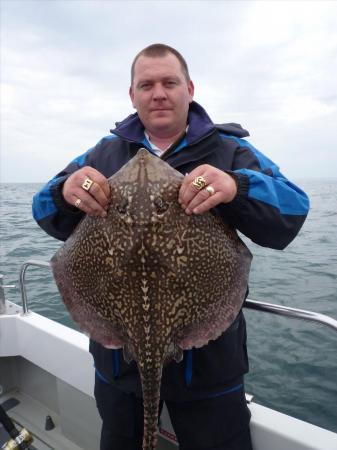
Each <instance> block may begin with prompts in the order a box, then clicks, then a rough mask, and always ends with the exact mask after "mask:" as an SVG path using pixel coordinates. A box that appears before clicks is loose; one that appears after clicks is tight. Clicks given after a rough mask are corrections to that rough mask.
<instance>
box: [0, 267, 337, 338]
mask: <svg viewBox="0 0 337 450" xmlns="http://www.w3.org/2000/svg"><path fill="white" fill-rule="evenodd" d="M30 266H35V267H41V268H48V269H50V268H51V267H50V263H49V262H46V261H38V260H33V259H31V260H29V261H27V262H25V263H24V264H23V265H22V266H21V270H20V288H21V299H22V310H23V314H28V311H29V310H28V299H27V292H26V284H25V281H26V280H25V276H26V271H27V269H28V267H30ZM0 277H1V276H0ZM1 281H2V277H1V279H0V303H1V298H2V297H3V302H4V296H1V295H2V294H3V292H2V291H3V289H2V290H1ZM244 306H245V307H246V308H247V309H252V310H255V311H260V312H266V313H270V314H276V315H279V316H285V317H290V318H292V319H300V320H307V321H310V322H316V323H320V324H323V325H326V326H328V327H330V328H332V329H333V330H335V331H337V320H336V319H333V318H332V317H330V316H327V315H325V314H321V313H316V312H313V311H307V310H305V309H297V308H290V307H288V306H281V305H276V304H273V303H266V302H261V301H257V300H251V299H247V300H246V301H245V304H244Z"/></svg>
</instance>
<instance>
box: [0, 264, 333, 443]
mask: <svg viewBox="0 0 337 450" xmlns="http://www.w3.org/2000/svg"><path fill="white" fill-rule="evenodd" d="M30 266H35V267H39V268H40V269H41V270H50V264H49V262H45V261H37V260H29V261H27V262H26V263H24V264H23V266H22V267H21V271H20V287H21V299H19V298H18V302H17V303H13V302H9V301H7V300H6V299H5V290H6V288H7V287H10V286H6V284H5V280H3V276H1V275H0V407H1V411H2V412H3V415H2V416H1V414H0V419H1V418H3V420H2V421H1V420H0V447H1V446H2V448H3V449H5V450H15V449H19V448H20V449H22V448H27V449H28V448H29V449H31V450H51V449H54V450H98V449H99V435H100V428H101V421H100V418H99V415H98V412H97V409H96V403H95V399H94V393H93V387H94V373H95V371H94V367H93V361H92V357H91V355H90V354H89V351H88V346H89V339H88V337H87V336H86V335H84V334H83V333H81V332H79V331H77V330H74V329H71V328H69V327H66V326H64V325H62V324H60V323H57V322H55V321H53V320H51V319H48V318H46V317H43V316H41V315H40V314H37V313H34V312H32V311H31V310H30V309H29V307H28V300H27V292H26V272H27V269H28V268H29V267H30ZM245 307H246V308H251V309H254V310H257V311H260V312H268V313H271V314H279V315H285V316H287V317H291V318H295V319H304V320H309V321H313V322H319V323H321V324H324V325H326V326H328V327H330V329H333V330H334V331H337V321H336V320H335V319H333V318H331V317H329V316H325V315H323V314H317V313H314V312H311V311H305V310H299V309H295V308H287V307H284V306H280V305H273V304H270V303H263V302H257V301H253V300H250V299H248V300H247V301H246V303H245ZM246 399H247V403H248V407H249V409H250V411H251V413H252V420H251V434H252V441H253V448H254V450H337V433H334V432H332V431H329V430H326V429H323V428H321V427H318V426H315V425H312V424H309V423H307V422H304V421H302V420H299V419H296V418H294V417H291V416H289V415H286V414H283V413H281V412H278V411H275V410H273V409H270V408H267V407H265V406H263V405H260V404H258V403H255V401H254V398H253V397H252V396H251V395H248V394H247V396H246ZM1 411H0V412H1ZM4 417H5V418H7V419H8V421H9V422H7V427H5V426H4V422H5V420H4ZM1 422H2V423H1ZM8 423H9V424H10V425H12V427H13V430H15V431H13V430H12V431H13V433H11V436H10V435H9V434H8V428H9V425H8ZM5 425H6V424H5ZM158 432H159V440H158V450H175V449H177V448H178V443H177V440H176V437H175V434H174V431H173V428H172V425H171V423H170V420H169V416H168V413H167V410H166V409H165V406H164V409H163V413H162V415H161V418H160V422H159V427H158Z"/></svg>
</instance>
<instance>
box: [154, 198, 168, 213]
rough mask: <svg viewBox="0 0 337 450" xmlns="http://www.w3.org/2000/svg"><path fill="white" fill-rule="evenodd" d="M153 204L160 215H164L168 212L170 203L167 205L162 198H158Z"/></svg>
mask: <svg viewBox="0 0 337 450" xmlns="http://www.w3.org/2000/svg"><path fill="white" fill-rule="evenodd" d="M153 203H154V206H155V208H156V211H157V213H158V214H164V212H165V211H167V210H168V207H169V205H168V203H165V202H164V201H163V199H162V198H161V197H156V198H155V199H154V201H153Z"/></svg>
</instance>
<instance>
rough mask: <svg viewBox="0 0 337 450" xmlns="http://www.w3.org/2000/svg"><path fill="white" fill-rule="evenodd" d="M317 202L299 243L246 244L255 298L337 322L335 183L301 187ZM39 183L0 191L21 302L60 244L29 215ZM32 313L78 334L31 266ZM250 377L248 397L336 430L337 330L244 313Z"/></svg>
mask: <svg viewBox="0 0 337 450" xmlns="http://www.w3.org/2000/svg"><path fill="white" fill-rule="evenodd" d="M297 184H298V185H299V186H300V187H301V188H302V189H304V190H305V191H306V192H307V193H308V195H309V196H310V200H311V211H310V214H309V216H308V218H307V220H306V222H305V224H304V226H303V228H302V230H301V231H300V233H299V235H298V236H297V238H296V239H295V240H294V241H293V242H292V243H291V244H290V245H289V246H288V247H287V248H286V249H285V250H283V251H277V250H271V249H266V248H262V247H259V246H257V245H255V244H253V243H252V242H251V241H250V240H249V239H245V242H246V244H247V245H248V246H249V248H250V250H251V251H252V253H253V255H254V259H253V263H252V270H251V274H250V294H249V297H250V298H251V299H254V300H260V301H265V302H270V303H277V304H280V305H285V306H290V307H295V308H301V309H308V310H312V311H316V312H320V313H323V314H328V315H331V316H332V317H334V318H335V319H337V179H315V180H309V179H307V180H303V181H300V180H299V181H298V183H297ZM40 187H41V185H40V184H1V185H0V245H1V248H0V257H1V259H0V273H1V274H3V275H5V283H6V284H16V286H17V288H16V289H8V290H7V289H6V298H7V299H8V300H10V301H13V302H16V303H18V301H19V298H20V292H19V289H18V286H19V271H20V267H21V265H22V264H23V263H24V262H25V261H27V260H28V259H38V260H44V261H48V260H49V259H50V258H51V257H52V255H53V254H54V253H55V251H56V250H57V249H58V248H59V247H60V245H62V243H61V242H60V241H57V240H56V239H53V238H52V237H50V236H48V235H47V234H46V233H45V232H44V231H42V230H41V229H40V228H39V227H38V225H36V223H35V222H34V220H33V218H32V215H31V201H32V196H33V195H34V193H35V192H37V191H38V190H39V188H40ZM26 279H27V293H28V301H29V308H30V309H31V310H33V311H34V312H37V313H40V314H42V315H44V316H47V317H49V318H50V319H53V320H56V321H58V322H61V323H63V324H64V325H67V326H70V327H74V328H77V327H76V325H75V324H74V323H73V322H72V320H71V319H70V317H69V315H68V313H67V311H66V310H65V308H64V306H63V304H62V301H61V300H60V297H59V295H58V292H57V289H56V286H55V283H54V281H53V279H52V276H51V272H50V271H49V270H48V269H36V268H33V267H31V268H29V269H28V271H27V275H26ZM245 316H246V320H247V332H248V352H249V359H250V372H249V374H248V375H247V377H246V391H247V392H248V393H250V394H253V395H254V401H255V402H257V403H260V404H262V405H265V406H267V407H271V408H273V409H276V410H278V411H281V412H284V413H286V414H290V415H292V416H295V417H297V418H300V419H303V420H306V421H308V422H311V423H313V424H316V425H319V426H322V427H324V428H327V429H330V430H333V431H335V432H337V332H334V331H333V330H332V329H330V328H327V327H324V326H323V325H319V324H313V323H309V322H304V321H298V320H295V319H290V318H286V317H279V316H275V315H272V314H268V313H262V312H257V311H251V310H247V309H246V310H245Z"/></svg>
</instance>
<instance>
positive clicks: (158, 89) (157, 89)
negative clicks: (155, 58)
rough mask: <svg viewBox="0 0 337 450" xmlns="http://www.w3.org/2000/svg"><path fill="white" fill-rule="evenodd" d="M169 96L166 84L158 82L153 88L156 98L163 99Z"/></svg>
mask: <svg viewBox="0 0 337 450" xmlns="http://www.w3.org/2000/svg"><path fill="white" fill-rule="evenodd" d="M166 97H167V95H166V91H165V88H164V86H163V85H162V84H161V83H156V84H155V85H154V88H153V98H154V100H161V99H165V98H166Z"/></svg>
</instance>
